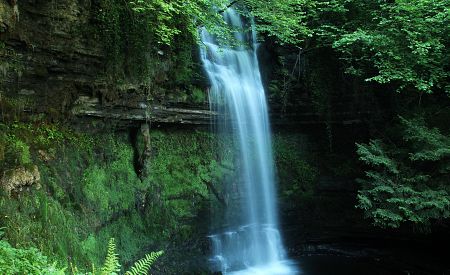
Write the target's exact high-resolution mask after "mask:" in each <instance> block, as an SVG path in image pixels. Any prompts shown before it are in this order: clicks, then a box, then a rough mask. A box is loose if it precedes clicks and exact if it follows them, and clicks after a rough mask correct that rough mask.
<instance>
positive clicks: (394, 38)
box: [333, 0, 450, 93]
mask: <svg viewBox="0 0 450 275" xmlns="http://www.w3.org/2000/svg"><path fill="white" fill-rule="evenodd" d="M347 6H348V9H349V13H350V12H355V14H356V15H355V14H353V18H352V19H353V21H351V22H349V23H347V24H345V25H344V26H342V29H341V30H340V35H339V38H338V39H337V40H336V41H335V42H334V43H333V47H334V48H336V49H337V50H338V51H340V52H341V53H342V54H343V58H344V60H345V61H346V62H347V66H348V69H347V71H348V72H360V73H361V74H363V75H364V76H365V77H366V80H367V81H375V82H378V83H398V84H399V88H400V89H404V88H413V89H415V90H417V91H419V92H426V93H431V92H433V91H436V90H441V91H442V90H444V91H447V92H449V82H448V81H449V77H450V73H449V70H448V64H449V51H448V45H449V43H450V40H449V37H450V29H449V28H448V26H449V23H450V22H449V10H450V4H449V3H448V1H445V0H440V1H434V0H421V1H415V2H414V3H411V2H409V1H395V2H386V1H381V0H373V1H349V3H348V4H347ZM368 64H372V65H373V67H374V68H375V69H376V70H377V71H378V73H377V74H375V75H373V73H372V72H371V71H370V67H367V65H368ZM370 74H372V75H370Z"/></svg>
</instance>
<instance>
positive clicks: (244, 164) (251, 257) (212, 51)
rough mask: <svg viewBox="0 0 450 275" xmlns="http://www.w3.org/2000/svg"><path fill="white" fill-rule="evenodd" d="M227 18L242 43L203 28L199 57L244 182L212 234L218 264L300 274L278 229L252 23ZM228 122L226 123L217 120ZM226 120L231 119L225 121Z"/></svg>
mask: <svg viewBox="0 0 450 275" xmlns="http://www.w3.org/2000/svg"><path fill="white" fill-rule="evenodd" d="M223 17H224V19H225V21H226V22H227V24H229V25H231V26H233V27H234V28H236V29H240V30H242V31H239V32H236V33H235V34H234V35H235V38H236V41H238V42H240V43H237V44H238V46H234V47H232V46H227V45H221V46H219V45H218V43H217V40H216V39H215V37H214V36H212V35H210V34H209V33H208V32H207V31H206V30H204V29H203V30H202V32H201V39H202V42H203V44H204V45H203V46H202V47H201V49H200V51H201V59H202V61H203V66H204V69H205V71H206V73H207V75H208V77H209V80H210V84H211V89H210V95H209V96H210V103H211V106H223V107H220V108H218V110H217V111H219V112H221V113H222V114H223V115H221V116H220V117H227V118H228V119H229V124H230V126H229V127H228V128H227V130H228V131H231V133H232V135H233V139H234V142H235V143H236V145H237V150H238V152H239V161H238V163H239V172H240V176H239V178H240V179H241V180H240V181H242V182H243V185H242V190H241V194H239V195H240V200H239V202H235V203H236V204H237V206H236V207H229V209H234V210H235V211H234V213H232V214H230V215H228V216H230V217H233V218H232V219H231V220H230V221H227V222H226V223H227V224H228V228H227V229H226V230H224V231H222V232H219V233H216V234H213V235H211V236H210V239H211V242H212V247H213V256H212V258H211V261H212V262H213V264H214V265H215V266H216V269H219V270H220V271H222V273H227V274H271V275H272V274H296V273H297V271H296V269H295V267H294V266H293V264H292V262H290V261H288V260H287V259H286V255H285V251H284V248H283V243H282V239H281V236H280V233H279V230H278V217H277V205H276V190H275V177H274V162H273V156H272V148H271V137H270V125H269V118H268V110H267V103H266V97H265V92H264V88H263V84H262V81H261V74H260V71H259V64H258V59H257V54H256V50H257V41H256V32H255V30H254V26H253V25H254V24H253V23H252V24H251V25H252V28H251V31H247V32H246V31H244V29H245V28H246V27H247V26H248V24H246V23H245V22H244V21H243V20H242V18H241V16H240V15H239V14H238V13H237V12H236V11H234V10H233V9H231V8H229V9H227V10H226V11H225V12H224V14H223ZM218 123H219V124H222V125H224V124H226V123H225V122H223V121H222V122H221V121H219V122H218ZM227 123H228V122H227Z"/></svg>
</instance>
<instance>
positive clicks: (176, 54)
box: [97, 0, 231, 96]
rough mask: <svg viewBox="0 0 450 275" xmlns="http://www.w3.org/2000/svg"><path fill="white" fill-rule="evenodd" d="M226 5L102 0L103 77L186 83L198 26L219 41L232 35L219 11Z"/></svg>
mask: <svg viewBox="0 0 450 275" xmlns="http://www.w3.org/2000/svg"><path fill="white" fill-rule="evenodd" d="M226 4H227V1H224V0H196V1H181V0H177V1H167V0H157V1H149V0H138V1H113V0H101V1H100V2H99V6H98V10H97V19H98V20H99V23H100V24H99V25H100V27H99V30H98V31H99V34H100V37H101V38H102V40H103V45H104V46H105V52H106V53H107V60H106V61H107V66H106V72H107V76H108V77H110V79H111V81H112V82H118V81H119V80H120V81H123V80H126V81H131V82H134V83H139V84H143V85H145V86H146V87H149V88H152V87H154V86H155V84H158V86H168V87H169V88H171V89H173V87H174V86H175V85H177V84H178V85H180V84H181V85H188V84H190V81H191V79H192V67H193V66H194V63H193V57H192V47H193V46H194V45H196V44H197V42H198V41H199V39H198V38H199V33H198V27H199V26H204V27H206V28H207V29H208V30H209V31H210V32H212V33H216V34H218V35H219V37H222V38H223V39H226V38H229V37H231V35H230V34H229V31H227V30H228V28H227V27H226V24H225V22H224V21H223V20H222V17H221V15H220V14H219V13H218V12H217V9H220V8H222V7H224V6H225V5H226ZM169 79H170V80H172V81H170V82H168V81H166V82H165V80H169ZM114 84H116V83H114ZM158 93H159V96H161V94H162V93H163V92H162V91H158Z"/></svg>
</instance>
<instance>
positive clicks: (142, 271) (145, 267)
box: [125, 251, 164, 275]
mask: <svg viewBox="0 0 450 275" xmlns="http://www.w3.org/2000/svg"><path fill="white" fill-rule="evenodd" d="M163 253H164V252H163V251H158V252H152V253H150V254H147V255H145V257H144V258H142V259H140V260H139V261H137V262H135V263H134V265H133V267H131V270H129V271H127V272H126V273H125V275H147V274H148V271H149V269H150V267H151V266H152V264H153V263H154V262H155V261H156V260H157V259H158V258H159V257H160V256H161V255H162V254H163Z"/></svg>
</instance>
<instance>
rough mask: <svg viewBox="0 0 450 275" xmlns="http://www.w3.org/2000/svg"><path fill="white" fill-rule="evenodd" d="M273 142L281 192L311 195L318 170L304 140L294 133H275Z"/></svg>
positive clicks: (291, 196) (294, 194) (296, 195)
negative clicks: (290, 134)
mask: <svg viewBox="0 0 450 275" xmlns="http://www.w3.org/2000/svg"><path fill="white" fill-rule="evenodd" d="M273 144H274V145H273V149H274V157H275V163H276V166H277V170H278V177H279V182H280V183H281V190H282V194H283V195H284V196H287V197H288V198H301V199H303V198H305V197H308V196H309V197H310V196H312V194H313V191H314V187H315V185H316V182H317V177H318V174H319V171H318V168H317V167H315V166H314V161H313V159H312V158H311V156H310V154H309V153H308V152H307V150H306V148H307V147H306V146H307V145H306V143H305V140H303V139H302V138H301V136H296V135H292V136H289V135H286V134H284V135H275V137H274V142H273Z"/></svg>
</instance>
